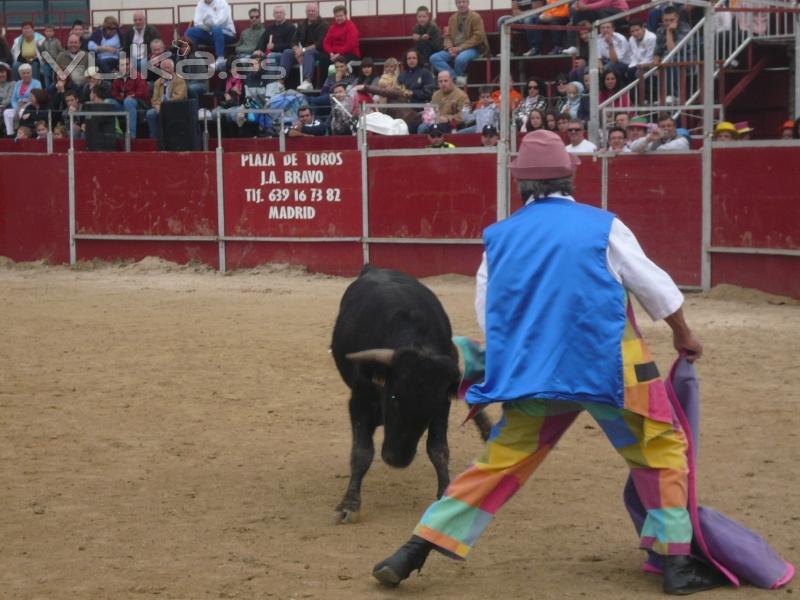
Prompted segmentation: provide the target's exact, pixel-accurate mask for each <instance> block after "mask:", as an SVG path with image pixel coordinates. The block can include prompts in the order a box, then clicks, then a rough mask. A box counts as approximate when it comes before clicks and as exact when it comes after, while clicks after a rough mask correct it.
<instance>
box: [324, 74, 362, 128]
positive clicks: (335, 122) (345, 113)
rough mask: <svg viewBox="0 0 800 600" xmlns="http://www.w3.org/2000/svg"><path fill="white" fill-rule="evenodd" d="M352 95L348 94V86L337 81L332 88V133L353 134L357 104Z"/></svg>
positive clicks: (330, 125) (330, 126)
mask: <svg viewBox="0 0 800 600" xmlns="http://www.w3.org/2000/svg"><path fill="white" fill-rule="evenodd" d="M351 98H352V96H348V94H347V86H346V85H345V84H343V83H337V84H335V85H334V86H333V89H332V90H331V118H330V124H329V128H330V133H331V135H353V133H354V132H355V130H356V125H355V123H354V119H353V113H354V111H355V106H354V105H353V103H352V102H351Z"/></svg>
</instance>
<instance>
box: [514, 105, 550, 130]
mask: <svg viewBox="0 0 800 600" xmlns="http://www.w3.org/2000/svg"><path fill="white" fill-rule="evenodd" d="M546 120H547V116H546V115H545V112H544V111H542V110H539V109H538V108H534V109H533V110H531V112H529V113H528V118H527V119H526V120H525V122H524V123H523V124H522V127H520V133H528V132H530V131H536V130H537V129H546V126H545V125H546ZM554 122H555V120H554Z"/></svg>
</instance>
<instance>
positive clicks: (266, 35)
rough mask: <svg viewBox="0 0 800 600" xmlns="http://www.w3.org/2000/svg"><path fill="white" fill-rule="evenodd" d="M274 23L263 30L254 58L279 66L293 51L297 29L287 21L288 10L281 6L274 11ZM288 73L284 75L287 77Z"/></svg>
mask: <svg viewBox="0 0 800 600" xmlns="http://www.w3.org/2000/svg"><path fill="white" fill-rule="evenodd" d="M272 19H273V21H272V23H271V24H270V25H269V26H268V27H267V28H265V29H264V30H263V32H262V33H261V37H259V38H258V41H257V42H256V47H255V51H254V52H253V56H254V57H256V58H258V59H262V58H266V59H267V60H268V61H269V63H270V64H278V63H279V62H280V58H281V56H282V55H283V53H284V52H285V51H286V50H291V48H292V39H294V34H295V31H296V30H297V28H296V27H295V26H294V23H290V22H289V21H287V20H286V9H285V8H284V7H283V5H281V4H279V5H277V6H276V7H275V8H273V9H272ZM286 75H288V73H285V74H284V77H281V79H284V78H285V76H286Z"/></svg>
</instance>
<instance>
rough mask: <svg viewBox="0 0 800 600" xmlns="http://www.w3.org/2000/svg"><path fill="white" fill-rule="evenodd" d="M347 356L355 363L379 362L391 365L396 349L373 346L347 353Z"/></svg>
mask: <svg viewBox="0 0 800 600" xmlns="http://www.w3.org/2000/svg"><path fill="white" fill-rule="evenodd" d="M345 358H347V359H348V360H352V361H353V362H354V363H378V364H381V365H386V366H387V367H391V366H392V359H393V358H394V350H392V349H391V348H372V349H370V350H362V351H361V352H351V353H349V354H345Z"/></svg>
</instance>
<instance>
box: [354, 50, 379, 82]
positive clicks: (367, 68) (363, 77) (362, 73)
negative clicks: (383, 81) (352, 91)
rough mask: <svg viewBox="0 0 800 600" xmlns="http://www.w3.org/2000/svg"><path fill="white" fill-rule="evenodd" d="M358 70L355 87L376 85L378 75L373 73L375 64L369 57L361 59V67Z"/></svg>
mask: <svg viewBox="0 0 800 600" xmlns="http://www.w3.org/2000/svg"><path fill="white" fill-rule="evenodd" d="M358 70H359V73H358V77H357V78H356V81H355V83H356V84H357V85H358V84H363V85H378V75H377V73H375V62H374V61H373V60H372V59H371V58H370V57H369V56H365V57H364V58H362V59H361V65H360V66H359V68H358Z"/></svg>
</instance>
